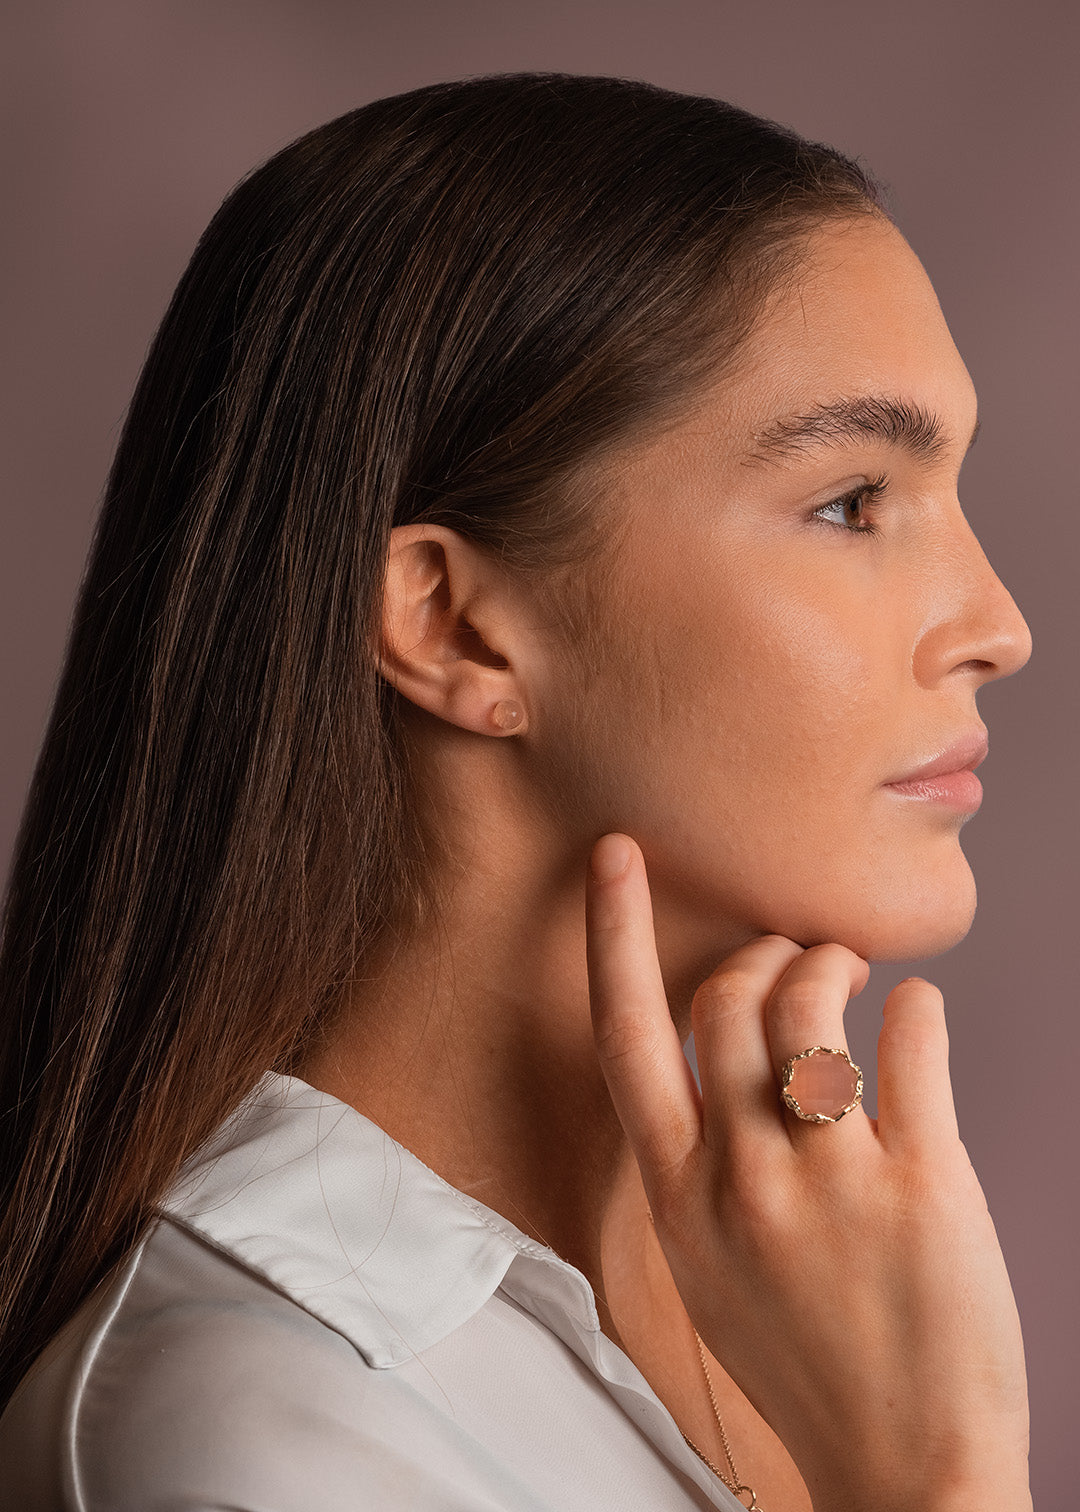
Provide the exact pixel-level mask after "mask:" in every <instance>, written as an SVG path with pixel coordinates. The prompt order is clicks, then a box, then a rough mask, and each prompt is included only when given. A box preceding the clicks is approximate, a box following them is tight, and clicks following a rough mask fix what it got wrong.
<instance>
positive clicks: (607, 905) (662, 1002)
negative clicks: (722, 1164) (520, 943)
mask: <svg viewBox="0 0 1080 1512" xmlns="http://www.w3.org/2000/svg"><path fill="white" fill-rule="evenodd" d="M585 929H586V955H587V960H588V970H589V1003H590V1008H591V1011H592V1020H593V1032H594V1034H595V1036H596V1052H597V1055H598V1056H599V1059H600V1065H601V1067H602V1069H603V1072H604V1077H605V1079H606V1081H607V1084H608V1090H609V1091H610V1093H611V1100H612V1102H613V1103H614V1105H615V1111H616V1112H617V1113H618V1115H619V1120H620V1122H621V1123H622V1126H623V1128H624V1129H625V1130H626V1135H627V1138H628V1139H629V1141H630V1145H631V1148H632V1149H633V1151H634V1154H635V1156H636V1158H637V1162H638V1165H639V1166H640V1168H641V1174H642V1179H643V1181H644V1183H645V1190H646V1192H648V1193H650V1195H652V1193H651V1188H650V1180H651V1178H653V1177H656V1176H659V1175H662V1174H663V1173H664V1172H665V1171H668V1170H671V1169H672V1168H673V1167H676V1166H679V1165H681V1164H682V1163H683V1161H685V1160H686V1158H687V1157H688V1156H689V1155H690V1153H691V1152H692V1151H693V1150H694V1149H695V1148H696V1147H697V1145H698V1144H699V1142H700V1140H701V1100H700V1097H699V1094H698V1090H697V1084H696V1082H695V1081H694V1075H693V1072H692V1071H691V1070H690V1066H689V1063H688V1062H687V1059H686V1056H685V1055H684V1054H683V1048H682V1043H681V1041H680V1040H679V1036H678V1033H677V1031H676V1029H675V1025H674V1024H673V1023H672V1019H671V1012H670V1010H669V1008H668V1001H667V993H666V992H665V990H664V982H663V977H662V976H661V973H660V962H659V960H658V958H657V954H656V936H655V933H654V930H653V915H652V900H651V898H650V895H649V882H648V877H647V875H646V872H645V858H644V857H643V856H642V854H641V850H640V849H639V847H638V846H637V844H636V843H635V842H634V841H633V840H631V839H630V837H629V836H628V835H621V834H615V833H612V834H608V835H604V836H602V837H601V838H600V839H599V840H598V841H597V843H596V844H595V845H594V847H593V850H592V854H591V856H590V858H589V868H588V878H587V881H586V886H585Z"/></svg>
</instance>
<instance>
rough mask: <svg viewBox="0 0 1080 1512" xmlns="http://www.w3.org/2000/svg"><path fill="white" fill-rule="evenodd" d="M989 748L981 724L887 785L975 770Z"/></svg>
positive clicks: (904, 783)
mask: <svg viewBox="0 0 1080 1512" xmlns="http://www.w3.org/2000/svg"><path fill="white" fill-rule="evenodd" d="M988 750H989V740H988V737H987V733H986V731H985V730H984V729H983V728H982V726H981V725H980V726H979V728H978V729H977V730H972V731H970V732H969V733H968V734H967V735H963V736H961V737H960V739H959V740H954V741H953V743H952V745H950V746H949V747H948V748H947V749H946V750H944V751H942V752H941V753H940V755H938V756H932V757H931V758H930V760H929V761H924V762H923V763H922V765H921V766H917V767H913V768H912V770H911V771H909V772H905V773H904V775H903V776H902V777H892V778H890V779H889V781H888V782H887V784H886V786H888V787H900V786H903V785H906V784H907V783H917V782H926V781H927V780H928V779H929V778H931V777H945V776H947V775H949V774H950V773H952V772H973V771H974V770H975V768H976V767H977V766H980V765H981V764H982V762H984V761H985V760H986V755H987V751H988Z"/></svg>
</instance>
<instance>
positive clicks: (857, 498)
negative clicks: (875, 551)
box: [813, 478, 888, 535]
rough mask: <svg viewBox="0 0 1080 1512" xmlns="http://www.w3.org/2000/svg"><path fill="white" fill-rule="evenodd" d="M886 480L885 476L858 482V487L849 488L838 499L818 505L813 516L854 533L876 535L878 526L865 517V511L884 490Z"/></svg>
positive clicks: (827, 523)
mask: <svg viewBox="0 0 1080 1512" xmlns="http://www.w3.org/2000/svg"><path fill="white" fill-rule="evenodd" d="M887 482H888V479H887V478H872V479H870V481H869V482H867V483H860V484H859V486H858V488H852V489H850V490H849V491H848V492H847V493H845V494H841V495H840V497H839V498H838V499H832V500H830V502H829V503H828V504H821V505H819V507H818V508H817V509H815V510H814V514H813V518H814V519H816V520H821V521H823V522H824V524H826V525H834V526H836V527H837V528H838V529H840V530H847V531H850V532H851V533H852V534H854V535H877V533H878V527H877V526H876V525H875V524H873V522H872V521H870V520H868V519H867V518H866V511H867V510H868V509H871V508H872V507H873V505H874V503H875V502H876V501H877V499H879V498H880V496H881V495H882V494H883V493H884V492H885V487H886V484H887Z"/></svg>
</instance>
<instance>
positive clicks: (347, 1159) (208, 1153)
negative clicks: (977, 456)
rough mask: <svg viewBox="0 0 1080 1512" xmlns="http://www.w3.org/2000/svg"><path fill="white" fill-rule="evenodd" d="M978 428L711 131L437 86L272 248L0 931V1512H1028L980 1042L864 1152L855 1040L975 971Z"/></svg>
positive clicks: (331, 137)
mask: <svg viewBox="0 0 1080 1512" xmlns="http://www.w3.org/2000/svg"><path fill="white" fill-rule="evenodd" d="M975 423H976V422H975V399H974V394H973V391H972V387H971V382H970V379H969V378H968V376H967V373H966V371H965V369H964V367H963V364H962V362H961V360H960V358H959V356H958V354H957V353H956V350H955V348H954V346H953V344H952V341H951V339H950V337H949V333H948V330H947V327H946V326H945V324H944V321H943V319H942V316H941V313H940V310H939V308H938V306H937V302H936V300H935V298H934V295H933V291H932V290H931V288H930V286H929V284H928V282H927V280H926V276H925V274H924V273H923V271H922V269H921V267H920V265H919V263H918V262H917V260H916V259H915V257H914V255H913V253H912V252H911V250H910V249H909V248H908V246H907V244H906V243H905V242H904V240H903V238H902V237H901V236H900V234H899V232H898V231H897V230H896V228H895V227H894V226H893V225H892V223H891V221H890V220H889V219H888V217H887V215H886V214H885V212H884V210H883V208H882V206H881V202H880V198H879V196H878V194H877V192H876V190H875V189H874V187H873V185H872V183H871V182H870V181H869V180H868V179H867V177H866V176H865V175H864V174H863V172H862V171H861V170H860V169H859V168H858V167H857V166H856V165H855V164H854V163H852V162H850V161H848V160H847V159H844V158H843V157H841V156H840V155H839V154H837V153H834V152H832V151H831V150H829V149H827V148H823V147H820V146H815V145H812V144H809V143H806V142H803V141H801V140H800V139H799V138H797V137H795V136H794V135H792V134H791V133H789V132H787V131H785V130H782V129H780V128H778V127H775V126H774V125H772V124H771V123H768V122H764V121H761V120H758V119H756V118H754V117H752V116H750V115H748V114H746V113H745V112H742V111H739V110H737V109H734V108H732V107H730V106H726V105H723V104H720V103H718V102H716V101H712V100H702V99H694V98H690V97H684V96H678V95H673V94H670V93H667V92H664V91H661V90H657V89H654V88H652V87H650V86H647V85H643V84H633V83H627V82H624V81H616V80H606V79H586V78H574V77H565V76H539V75H533V76H510V77H502V78H498V77H497V78H491V79H481V80H477V81H471V82H466V83H461V84H449V85H444V86H438V87H433V88H429V89H423V90H419V91H416V92H414V93H412V94H408V95H404V96H401V97H398V98H395V99H390V100H384V101H380V102H377V103H376V104H373V105H370V106H367V107H365V108H363V109H361V110H358V111H355V112H353V113H351V114H349V115H346V116H343V117H341V118H340V119H339V120H336V121H332V122H330V123H329V124H328V125H326V126H324V127H322V128H320V129H319V130H317V131H314V132H312V133H310V134H309V135H308V136H306V137H304V138H302V139H300V140H299V141H297V142H295V143H293V144H292V145H291V146H290V147H288V148H286V149H285V150H284V151H282V152H280V153H279V154H278V155H277V156H276V157H274V158H273V159H271V160H270V162H268V163H267V164H266V165H264V166H263V167H262V168H260V169H259V170H258V171H257V172H255V173H253V174H252V175H250V176H249V177H248V178H247V179H246V180H245V181H244V182H243V183H241V185H240V186H239V187H238V188H237V189H236V190H235V191H234V192H233V193H232V194H231V195H230V196H229V198H228V199H227V201H226V202H225V204H224V205H223V207H222V209H221V210H220V211H219V212H218V214H217V216H216V217H215V218H214V221H213V222H212V224H211V226H210V228H209V229H208V231H207V232H206V234H205V235H204V237H203V239H202V241H201V242H200V244H199V247H198V248H197V250H196V252H195V255H194V258H193V260H192V263H191V266H190V267H189V269H188V271H187V272H186V274H185V276H184V278H183V280H182V281H181V284H180V287H179V289H178V291H177V293H176V296H175V298H174V300H173V303H172V305H171V307H170V309H169V311H168V313H167V315H166V317H165V320H164V323H163V325H162V328H161V330H160V332H159V333H158V336H157V338H156V340H155V342H154V345H153V348H152V350H151V352H150V355H149V358H148V361H147V364H146V368H145V371H144V373H143V376H142V378H141V380H140V383H139V386H138V390H137V392H136V395H135V398H134V401H133V405H132V409H131V413H130V415H129V418H128V420H127V424H126V427H125V431H124V435H123V438H122V440H121V444H120V447H119V450H118V454H117V457H116V461H115V464H114V467H113V471H112V475H111V478H110V482H109V487H108V496H107V500H106V504H105V508H104V511H103V515H102V520H101V525H100V528H99V532H98V537H97V540H96V543H95V546H94V551H93V556H92V560H91V563H90V566H89V569H88V574H87V578H86V582H85V584H84V587H83V590H82V595H81V600H80V604H79V608H78V611H77V617H76V623H75V627H74V631H73V635H72V642H71V647H70V651H69V655H68V662H67V666H66V669H65V672H64V676H63V680H62V683H61V687H60V689H59V693H58V697H57V703H56V709H55V712H54V715H53V719H52V724H51V727H50V730H49V732H48V735H47V738H46V742H45V747H44V751H43V753H42V757H41V761H40V765H39V768H38V771H37V774H36V777H35V782H34V788H33V792H32V794H31V799H30V803H29V807H28V811H27V815H26V819H25V822H24V826H23V831H22V834H21V837H20V842H19V849H18V856H17V860H16V865H15V869H14V873H13V879H12V883H11V891H10V897H9V901H8V912H7V932H6V937H5V945H4V954H3V959H2V971H0V992H2V999H3V1003H4V1005H5V1012H4V1026H5V1036H6V1040H5V1046H4V1075H5V1083H4V1097H3V1108H4V1110H5V1115H4V1116H5V1119H6V1128H5V1138H4V1145H3V1148H4V1150H5V1160H6V1161H7V1167H6V1170H5V1185H4V1212H5V1214H6V1217H5V1234H4V1238H5V1243H4V1254H5V1267H6V1268H5V1272H4V1277H5V1281H4V1298H5V1303H4V1309H5V1310H4V1313H3V1317H4V1344H5V1355H4V1377H3V1379H4V1394H5V1397H10V1401H9V1404H8V1407H7V1411H6V1414H5V1416H4V1418H3V1420H2V1422H0V1462H2V1463H3V1466H4V1477H5V1480H6V1483H7V1486H8V1488H9V1491H10V1494H12V1495H13V1496H15V1498H16V1504H17V1505H19V1506H21V1507H24V1508H34V1509H38V1508H50V1509H52V1508H64V1509H68V1508H79V1509H82V1508H91V1507H93V1508H110V1509H128V1508H132V1509H134V1508H140V1509H141V1508H146V1507H149V1506H154V1507H162V1508H181V1507H183V1508H191V1507H200V1508H201V1507H215V1508H217V1507H229V1508H259V1509H274V1512H278V1509H281V1512H285V1509H287V1512H297V1509H316V1508H318V1509H320V1512H326V1509H338V1508H342V1509H344V1508H357V1507H379V1508H410V1509H413V1508H432V1509H435V1508H438V1509H444V1508H450V1507H468V1508H480V1507H498V1508H501V1509H510V1508H513V1509H519V1508H520V1509H525V1508H528V1509H530V1512H531V1509H539V1508H545V1509H548V1508H559V1509H561V1512H565V1509H570V1508H590V1509H591V1508H601V1507H605V1508H607V1507H610V1508H619V1509H625V1508H638V1507H640V1508H646V1507H647V1508H650V1509H656V1508H660V1507H664V1508H671V1509H677V1508H688V1507H704V1506H719V1507H726V1508H731V1507H734V1506H744V1507H745V1506H748V1505H759V1506H762V1507H764V1508H767V1509H768V1512H794V1509H806V1508H809V1507H811V1506H812V1507H813V1508H815V1509H817V1512H822V1509H826V1508H827V1509H829V1512H840V1509H849V1508H850V1509H860V1512H862V1509H869V1508H873V1509H874V1512H886V1509H901V1508H903V1509H907V1508H909V1507H910V1508H915V1507H918V1508H920V1509H921V1512H926V1509H931V1512H937V1509H949V1512H952V1509H955V1508H964V1509H968V1508H971V1509H974V1508H979V1509H985V1508H988V1507H993V1508H994V1509H995V1512H1014V1509H1021V1508H1025V1507H1029V1506H1030V1497H1029V1494H1028V1490H1027V1471H1026V1434H1027V1406H1026V1387H1025V1378H1024V1367H1023V1354H1022V1347H1021V1341H1020V1332H1019V1325H1018V1322H1017V1318H1016V1312H1015V1307H1014V1304H1013V1299H1012V1295H1011V1291H1010V1288H1009V1284H1008V1280H1007V1276H1006V1273H1005V1269H1004V1265H1003V1262H1002V1259H1001V1254H1000V1251H999V1249H998V1246H997V1242H996V1239H995V1236H994V1231H993V1226H992V1224H991V1222H990V1219H989V1216H988V1215H987V1212H986V1208H985V1203H984V1202H983V1199H982V1194H981V1192H980V1189H979V1186H978V1183H977V1181H976V1179H975V1177H974V1174H973V1173H972V1171H971V1168H970V1165H969V1164H968V1162H967V1159H966V1156H965V1153H964V1150H963V1146H962V1145H961V1143H960V1142H959V1139H958V1136H957V1132H956V1124H955V1118H954V1114H953V1110H952V1102H951V1093H950V1088H949V1081H948V1071H947V1063H946V1034H945V1025H944V1017H943V1012H942V1004H941V999H940V995H939V994H938V993H937V992H936V990H935V989H934V988H933V987H932V986H930V985H929V984H927V983H925V982H922V981H920V980H918V979H910V980H908V981H907V982H904V983H901V985H900V986H899V987H898V988H896V989H895V990H894V992H893V993H891V994H890V997H889V999H888V1002H887V1003H886V1007H885V1018H884V1026H883V1031H882V1036H881V1041H880V1045H879V1058H878V1098H879V1116H878V1118H877V1119H876V1120H872V1119H870V1118H868V1117H867V1115H866V1113H865V1111H864V1109H863V1108H862V1107H861V1106H860V1105H859V1097H860V1092H861V1085H860V1081H859V1078H858V1076H857V1072H856V1069H854V1068H853V1067H852V1066H851V1064H850V1063H849V1061H848V1059H847V1058H846V1056H845V1054H844V1052H845V1051H846V1046H845V1041H844V1034H843V1027H842V1015H843V1009H844V1006H845V1003H846V1001H847V999H848V998H849V997H850V996H851V995H852V994H853V993H857V992H858V991H859V990H860V989H861V987H862V986H863V984H864V982H865V981H866V977H867V972H868V967H867V964H866V962H867V960H868V959H869V958H872V957H877V958H885V959H897V958H900V959H903V958H905V957H909V958H910V957H914V956H923V955H927V954H930V953H932V952H935V951H940V950H944V949H946V948H948V947H949V946H950V945H952V944H953V943H955V942H956V941H957V940H959V939H960V938H961V937H962V936H963V935H964V933H965V931H966V930H967V928H968V927H969V925H970V922H971V917H972V911H973V908H974V888H973V884H972V880H971V874H970V871H969V869H968V867H967V864H966V862H965V860H964V857H963V854H962V852H961V849H960V846H959V843H958V836H959V831H960V828H961V825H962V824H963V823H964V822H965V820H966V819H967V818H969V817H970V816H971V814H972V813H973V812H974V810H975V808H976V807H977V802H978V779H977V778H975V777H974V775H973V768H974V767H975V766H976V765H977V764H978V762H979V760H980V759H981V757H982V755H983V754H984V753H985V730H984V727H983V726H982V724H981V722H980V720H979V717H978V714H977V712H976V706H975V697H976V693H977V690H978V688H979V687H980V686H981V685H982V683H984V682H985V681H987V680H989V679H991V678H994V677H1000V676H1004V675H1007V674H1009V673H1011V672H1013V671H1016V670H1017V669H1018V668H1019V667H1020V666H1021V665H1022V664H1023V663H1024V661H1025V660H1026V658H1027V656H1028V654H1029V640H1028V633H1027V628H1026V626H1025V624H1024V622H1023V620H1022V618H1021V617H1020V615H1019V613H1018V611H1017V609H1016V607H1015V605H1014V604H1013V602H1012V600H1011V599H1010V597H1009V596H1008V594H1007V593H1006V591H1005V589H1004V588H1003V587H1002V585H1001V583H1000V582H999V581H998V579H997V578H996V576H995V575H994V573H993V572H992V570H991V568H990V567H989V565H988V563H987V562H986V559H985V557H984V556H983V554H982V552H981V551H980V548H979V546H978V544H977V542H976V541H975V538H974V537H973V535H972V533H971V531H970V529H969V527H968V525H967V523H966V521H965V519H964V516H963V515H962V513H961V511H960V507H959V504H958V501H957V497H956V481H957V475H958V472H959V469H960V464H961V461H962V458H963V455H964V452H965V451H966V449H967V447H968V446H969V444H970V442H971V440H972V439H973V437H974V431H975ZM590 1008H591V1014H590ZM691 1027H693V1029H694V1031H695V1044H696V1048H697V1055H698V1060H699V1065H700V1072H701V1091H700V1094H699V1092H698V1090H697V1088H696V1086H695V1084H694V1081H693V1079H692V1077H691V1076H690V1074H689V1071H688V1069H687V1065H686V1062H685V1060H684V1058H683V1055H682V1050H681V1042H682V1041H683V1040H685V1038H686V1037H687V1035H688V1033H689V1031H690V1029H691ZM804 1052H811V1053H804ZM788 1077H790V1085H787V1086H786V1087H785V1088H784V1089H783V1090H784V1091H785V1095H786V1100H785V1099H784V1098H782V1097H781V1090H782V1088H781V1080H786V1079H787V1078H788ZM800 1099H801V1100H800ZM16 1388H17V1389H16ZM736 1467H737V1468H736ZM751 1488H752V1489H751Z"/></svg>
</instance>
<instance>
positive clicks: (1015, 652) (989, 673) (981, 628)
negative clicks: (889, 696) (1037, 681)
mask: <svg viewBox="0 0 1080 1512" xmlns="http://www.w3.org/2000/svg"><path fill="white" fill-rule="evenodd" d="M934 557H935V563H934V568H933V570H932V572H931V574H930V575H931V578H932V581H933V583H934V585H935V592H934V595H933V603H932V605H928V606H927V607H928V608H929V609H930V613H929V615H928V616H927V619H926V620H925V621H924V624H923V627H922V630H921V632H920V635H919V638H918V641H917V643H916V646H915V655H914V671H915V676H916V679H917V680H918V681H919V682H920V683H922V684H923V685H924V686H926V687H933V686H936V685H937V684H938V683H939V682H940V681H941V679H942V678H943V677H947V676H949V675H950V674H954V673H960V674H968V675H970V676H971V677H972V679H973V681H974V682H975V684H976V686H981V684H982V683H984V682H992V681H993V680H994V679H995V678H999V677H1011V676H1012V674H1013V673H1014V672H1019V670H1020V668H1021V667H1022V666H1024V664H1025V663H1026V662H1027V660H1028V658H1029V657H1030V656H1031V631H1030V630H1029V629H1028V625H1027V621H1026V620H1025V619H1024V616H1023V615H1022V614H1021V613H1020V610H1019V609H1018V608H1017V606H1016V603H1015V602H1014V600H1013V597H1012V595H1011V594H1010V593H1009V591H1008V589H1007V588H1006V587H1005V585H1004V583H1003V582H1002V581H1001V579H1000V578H999V577H998V575H997V573H996V572H995V571H994V569H993V567H991V565H990V563H989V561H988V560H987V558H986V553H985V552H984V551H983V549H982V546H981V545H980V544H979V541H978V539H977V538H976V536H975V533H974V531H973V530H972V529H971V526H970V525H969V524H968V522H967V520H966V519H965V518H964V516H963V515H962V514H960V513H959V511H957V528H956V530H955V532H954V533H953V534H951V536H950V537H949V539H948V540H947V541H946V540H939V541H937V542H936V543H935V550H934ZM924 602H925V600H924Z"/></svg>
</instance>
